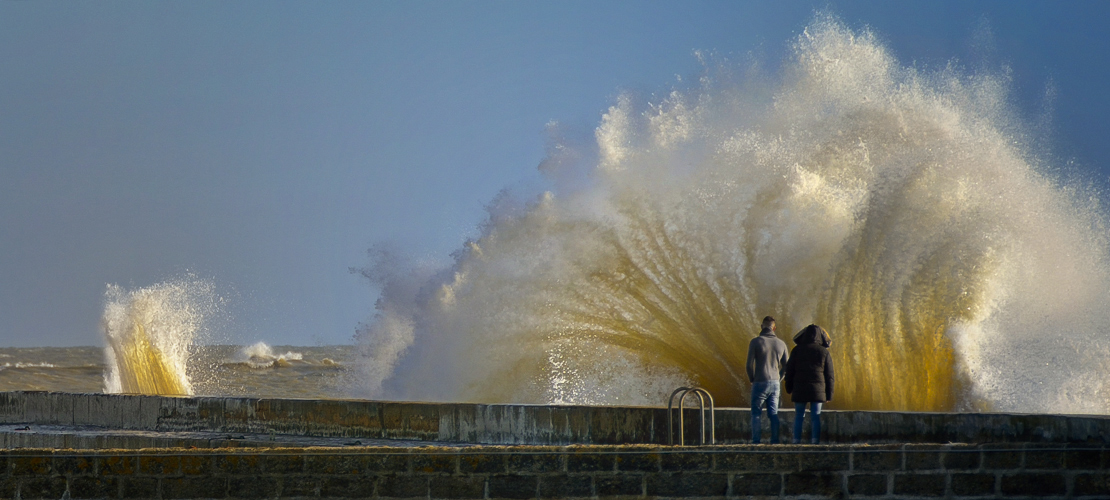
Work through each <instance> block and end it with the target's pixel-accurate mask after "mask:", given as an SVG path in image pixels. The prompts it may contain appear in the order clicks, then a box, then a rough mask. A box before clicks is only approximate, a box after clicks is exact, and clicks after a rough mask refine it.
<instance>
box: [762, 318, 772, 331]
mask: <svg viewBox="0 0 1110 500" xmlns="http://www.w3.org/2000/svg"><path fill="white" fill-rule="evenodd" d="M774 324H775V318H772V317H770V316H767V317H766V318H763V325H762V327H763V328H771V325H774Z"/></svg>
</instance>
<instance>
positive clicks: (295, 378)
mask: <svg viewBox="0 0 1110 500" xmlns="http://www.w3.org/2000/svg"><path fill="white" fill-rule="evenodd" d="M275 353H276V355H275ZM353 355H354V349H353V348H352V347H351V346H274V347H270V346H267V345H265V344H261V343H260V344H255V345H252V346H235V345H216V346H193V347H191V348H190V349H189V356H188V359H189V367H188V370H187V371H188V374H189V375H190V378H191V381H192V382H191V388H192V390H193V393H194V394H195V395H214V396H251V397H274V398H337V397H343V396H345V392H344V391H343V389H342V385H341V384H340V378H341V376H342V375H343V374H344V372H345V370H346V368H345V367H346V366H347V365H349V364H350V363H351V361H352V357H353ZM294 358H295V359H294ZM109 371H110V366H109V363H108V360H107V358H106V356H105V353H104V348H102V347H34V348H0V391H59V392H86V393H87V392H106V391H105V389H106V387H105V374H106V373H108V372H109Z"/></svg>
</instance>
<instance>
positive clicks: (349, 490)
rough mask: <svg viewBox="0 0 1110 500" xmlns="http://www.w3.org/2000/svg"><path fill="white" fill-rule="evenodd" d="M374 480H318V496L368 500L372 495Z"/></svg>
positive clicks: (335, 477)
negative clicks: (364, 499) (365, 499)
mask: <svg viewBox="0 0 1110 500" xmlns="http://www.w3.org/2000/svg"><path fill="white" fill-rule="evenodd" d="M374 479H375V478H373V477H367V476H361V477H360V476H331V477H322V478H320V496H321V497H325V498H328V497H332V498H369V497H371V496H373V495H374Z"/></svg>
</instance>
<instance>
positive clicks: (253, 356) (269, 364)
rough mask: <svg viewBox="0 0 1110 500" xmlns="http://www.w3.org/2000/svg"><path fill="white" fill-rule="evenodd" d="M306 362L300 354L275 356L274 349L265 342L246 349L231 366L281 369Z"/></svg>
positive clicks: (288, 353) (289, 352)
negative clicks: (295, 363) (294, 363)
mask: <svg viewBox="0 0 1110 500" xmlns="http://www.w3.org/2000/svg"><path fill="white" fill-rule="evenodd" d="M302 361H304V355H303V354H301V353H299V352H293V351H286V352H285V354H274V350H273V348H271V347H270V346H269V345H267V344H266V343H265V342H257V343H255V344H253V345H250V346H247V347H244V348H243V349H242V350H241V351H239V354H238V355H237V356H236V357H235V360H233V361H232V363H228V364H231V365H245V366H248V367H250V368H281V367H288V366H292V365H293V362H302Z"/></svg>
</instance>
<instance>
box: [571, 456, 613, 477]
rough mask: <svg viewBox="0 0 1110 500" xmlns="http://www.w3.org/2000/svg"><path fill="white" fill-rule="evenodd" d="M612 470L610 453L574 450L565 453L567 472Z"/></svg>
mask: <svg viewBox="0 0 1110 500" xmlns="http://www.w3.org/2000/svg"><path fill="white" fill-rule="evenodd" d="M612 470H613V456H612V455H606V454H601V453H587V452H576V453H572V454H570V455H567V472H600V471H612Z"/></svg>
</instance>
